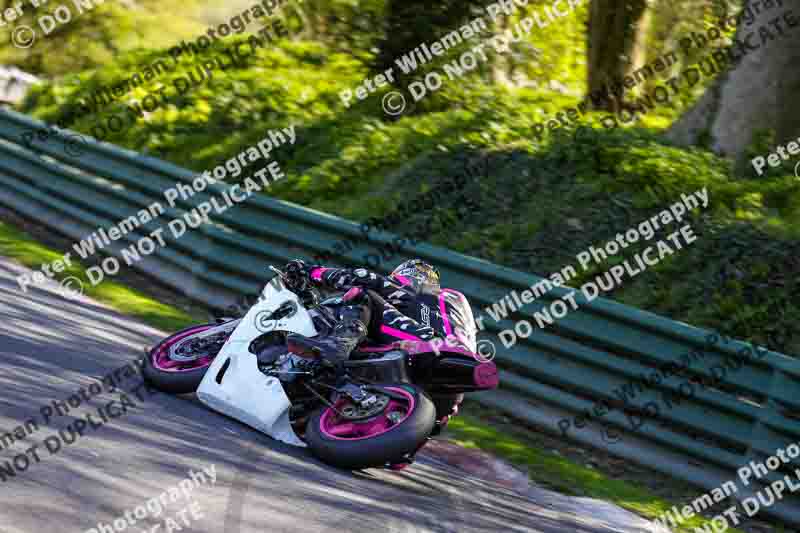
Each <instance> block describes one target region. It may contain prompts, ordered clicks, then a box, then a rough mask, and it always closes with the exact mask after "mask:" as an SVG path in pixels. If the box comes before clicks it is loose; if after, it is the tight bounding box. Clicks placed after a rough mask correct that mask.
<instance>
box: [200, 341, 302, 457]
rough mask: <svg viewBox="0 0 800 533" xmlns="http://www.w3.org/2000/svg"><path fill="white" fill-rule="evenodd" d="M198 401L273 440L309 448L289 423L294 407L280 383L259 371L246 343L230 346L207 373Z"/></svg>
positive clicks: (228, 345) (232, 343)
mask: <svg viewBox="0 0 800 533" xmlns="http://www.w3.org/2000/svg"><path fill="white" fill-rule="evenodd" d="M197 397H198V398H199V399H200V401H201V402H203V403H204V404H206V405H207V406H208V407H210V408H211V409H213V410H215V411H219V412H220V413H223V414H226V415H228V416H230V417H231V418H235V419H236V420H238V421H240V422H243V423H245V424H247V425H248V426H250V427H252V428H255V429H257V430H259V431H261V432H263V433H266V434H267V435H269V436H270V437H272V438H273V439H276V440H279V441H281V442H285V443H286V444H291V445H293V446H305V445H306V444H305V443H304V442H303V441H301V440H300V438H298V436H297V434H295V432H294V430H293V429H292V426H291V423H290V422H289V408H290V407H291V405H292V403H291V401H289V398H288V397H287V396H286V393H285V392H284V390H283V385H282V384H281V382H280V380H278V379H277V378H275V377H272V376H266V375H264V374H263V373H261V372H260V371H259V370H258V365H257V362H256V358H255V356H254V355H253V354H250V353H249V352H248V345H247V343H246V342H242V341H239V342H228V343H227V344H226V345H225V346H224V347H223V349H222V351H221V352H220V353H219V355H217V357H216V358H215V359H214V362H213V363H212V364H211V366H210V367H209V369H208V372H206V375H205V377H204V378H203V381H202V382H201V383H200V387H199V388H198V389H197Z"/></svg>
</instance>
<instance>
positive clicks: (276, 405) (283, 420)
mask: <svg viewBox="0 0 800 533" xmlns="http://www.w3.org/2000/svg"><path fill="white" fill-rule="evenodd" d="M270 268H271V269H272V270H273V271H274V272H275V273H276V275H275V277H274V278H273V279H272V280H271V281H270V282H269V283H267V285H266V286H265V287H264V289H263V291H262V293H261V296H260V297H259V299H258V301H257V302H256V303H255V304H254V305H253V306H252V307H251V308H250V310H249V311H248V312H247V313H246V314H245V315H244V316H243V317H242V318H240V319H221V320H219V321H218V323H212V324H201V325H197V326H192V327H189V328H186V329H184V330H182V331H179V332H177V333H175V334H173V335H171V336H169V337H167V338H165V339H163V340H162V341H161V342H159V343H158V344H157V345H156V346H154V347H153V348H152V349H151V350H150V351H149V352H148V354H147V356H146V357H145V361H144V364H143V375H144V377H145V379H146V380H147V381H148V382H149V383H150V384H152V385H153V386H154V387H155V388H157V389H159V390H161V391H164V392H168V393H173V394H187V393H192V392H196V393H197V397H198V398H199V400H200V401H201V402H202V403H203V404H205V405H206V406H208V407H209V408H211V409H212V410H214V411H218V412H220V413H223V414H225V415H227V416H230V417H232V418H234V419H236V420H239V421H240V422H243V423H245V424H247V425H248V426H251V427H253V428H255V429H257V430H258V431H261V432H263V433H265V434H267V435H269V436H270V437H272V438H274V439H276V440H279V441H282V442H284V443H287V444H291V445H294V446H301V447H306V446H307V447H308V448H309V449H310V451H311V452H312V453H313V454H314V455H315V456H317V457H318V458H319V459H321V460H322V461H324V462H326V463H328V464H331V465H333V466H336V467H340V468H346V469H352V470H357V469H363V468H370V467H385V468H392V469H399V468H403V467H405V466H408V465H409V464H411V463H412V462H413V460H414V456H415V454H416V453H417V452H418V451H419V449H420V448H422V446H424V444H425V443H426V442H427V441H428V439H429V438H430V437H431V436H432V434H435V433H437V432H438V431H439V430H441V428H442V427H443V425H445V424H446V423H447V420H449V417H450V416H451V415H453V414H455V412H457V410H458V404H459V403H460V401H461V399H463V393H465V392H473V391H480V390H487V389H492V388H495V387H497V385H498V374H497V367H496V366H495V364H494V363H493V362H491V361H487V360H486V359H484V358H482V357H481V356H479V355H478V354H477V353H476V340H475V331H476V328H475V327H474V319H473V317H472V312H471V310H470V309H469V306H466V312H465V311H463V310H462V311H461V312H462V314H465V315H466V317H465V319H466V321H467V324H468V325H470V326H471V328H470V329H468V331H467V333H466V334H464V333H463V331H460V332H459V333H460V335H459V338H458V339H456V338H454V337H453V336H448V339H445V340H442V339H434V340H433V341H431V342H424V341H398V342H394V343H392V344H389V345H384V346H370V345H369V344H368V343H369V340H367V341H365V342H363V343H361V344H360V345H359V346H358V347H357V348H356V349H355V351H354V352H353V353H352V354H351V356H350V358H349V359H348V360H347V361H344V362H335V361H329V360H326V359H324V358H321V357H318V356H309V355H297V354H294V353H291V352H289V350H288V348H287V342H286V335H287V333H290V332H294V333H300V334H302V335H305V336H315V335H326V334H328V333H330V332H331V331H332V330H333V328H334V327H335V325H336V323H337V317H338V316H339V315H338V312H337V309H338V308H339V307H341V306H342V305H343V299H342V296H343V295H342V294H331V295H328V296H327V297H325V298H323V296H322V295H321V293H320V292H319V290H318V289H317V288H315V287H312V286H311V285H310V284H309V283H308V281H307V280H303V279H297V278H296V277H290V276H287V275H286V274H284V273H283V272H282V271H281V270H279V269H277V268H275V267H270ZM450 292H454V291H450Z"/></svg>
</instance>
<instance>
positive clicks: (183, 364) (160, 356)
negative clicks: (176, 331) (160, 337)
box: [150, 325, 215, 372]
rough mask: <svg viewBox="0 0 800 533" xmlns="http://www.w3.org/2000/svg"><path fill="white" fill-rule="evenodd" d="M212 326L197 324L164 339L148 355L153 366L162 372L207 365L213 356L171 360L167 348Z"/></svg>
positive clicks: (181, 370)
mask: <svg viewBox="0 0 800 533" xmlns="http://www.w3.org/2000/svg"><path fill="white" fill-rule="evenodd" d="M213 327H215V326H213V325H205V326H197V327H196V328H192V329H189V330H186V331H184V332H183V333H181V334H180V335H177V336H175V337H174V338H172V339H169V340H166V341H164V342H163V343H161V344H160V345H158V346H157V347H156V349H155V350H154V351H153V353H152V355H151V357H150V359H151V361H152V362H153V366H155V367H156V368H157V369H158V370H161V371H162V372H190V371H192V370H197V369H198V368H204V367H207V366H209V365H210V364H211V362H212V361H213V360H214V358H213V357H200V358H198V359H195V360H194V361H173V360H172V359H170V358H169V349H170V347H172V346H173V345H174V344H175V343H176V342H178V341H180V340H182V339H185V338H186V337H188V336H189V335H194V334H195V333H200V332H201V331H205V330H207V329H211V328H213Z"/></svg>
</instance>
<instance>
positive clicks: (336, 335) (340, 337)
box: [286, 320, 367, 362]
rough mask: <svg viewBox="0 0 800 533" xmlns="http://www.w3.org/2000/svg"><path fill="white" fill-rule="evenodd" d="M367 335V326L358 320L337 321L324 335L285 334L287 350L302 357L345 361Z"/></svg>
mask: <svg viewBox="0 0 800 533" xmlns="http://www.w3.org/2000/svg"><path fill="white" fill-rule="evenodd" d="M366 337H367V326H366V325H365V324H364V323H363V322H361V321H360V320H347V321H343V322H341V323H339V324H338V325H337V326H336V327H335V328H334V329H333V331H332V332H331V334H330V335H328V336H325V337H306V336H305V335H301V334H299V333H290V334H289V335H287V336H286V342H287V344H288V348H289V351H290V352H292V353H293V354H296V355H299V356H302V357H314V358H316V357H321V358H322V359H327V360H328V361H331V362H341V361H346V360H347V359H348V358H349V357H350V353H351V352H352V351H353V350H354V349H355V347H356V346H358V343H360V342H361V341H363V340H364V339H365V338H366Z"/></svg>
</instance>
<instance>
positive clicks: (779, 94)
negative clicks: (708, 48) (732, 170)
mask: <svg viewBox="0 0 800 533" xmlns="http://www.w3.org/2000/svg"><path fill="white" fill-rule="evenodd" d="M782 4H783V7H782V8H781V7H778V8H773V9H768V10H766V11H761V12H760V14H758V15H756V18H755V22H754V23H753V24H751V25H745V24H742V25H740V26H739V28H738V29H737V32H736V38H737V39H739V40H745V39H746V38H747V36H748V34H750V33H754V35H753V36H751V37H750V42H751V43H753V44H754V45H755V44H758V45H760V47H759V48H758V49H757V50H751V51H750V52H749V53H748V54H747V55H745V56H744V57H743V58H742V59H741V61H739V62H737V63H734V64H732V65H731V66H730V67H729V68H728V70H727V71H726V72H725V73H723V74H720V75H719V77H718V78H717V80H716V82H715V83H714V84H713V85H712V86H711V87H709V89H708V90H707V91H706V93H705V94H704V95H703V96H702V97H701V98H700V100H699V101H698V102H697V103H696V104H695V105H694V106H693V107H691V108H690V109H689V110H688V111H687V112H686V113H684V115H683V116H682V117H681V118H680V119H679V120H678V121H676V122H675V124H673V125H672V128H670V131H669V133H668V137H669V138H670V139H671V140H673V141H675V142H677V143H680V144H683V145H693V144H700V143H704V142H705V141H706V134H708V135H709V138H708V140H709V141H710V143H709V144H710V148H711V149H712V150H713V151H714V152H716V153H718V154H720V155H725V156H729V157H733V158H736V159H738V160H741V157H742V156H743V154H744V152H745V149H746V148H747V146H748V145H749V144H750V142H751V141H752V140H753V135H754V133H756V132H757V131H759V130H774V131H775V133H776V137H777V138H776V141H777V142H778V143H781V144H782V143H784V142H785V141H787V140H788V139H790V138H792V137H796V136H797V135H798V134H800V107H798V105H797V99H798V96H800V68H799V66H800V0H782ZM790 11H791V12H792V13H790V14H789V15H786V13H787V12H790ZM776 17H777V18H779V20H780V28H781V29H782V30H783V33H784V35H783V36H781V34H780V31H779V30H778V29H776V28H775V26H774V25H772V24H770V21H774V20H775V19H776ZM787 18H788V20H787ZM790 22H791V23H793V24H795V27H791V26H790V25H789V23H790ZM764 29H766V31H767V32H769V34H771V35H772V36H774V38H773V39H771V40H770V39H769V38H768V37H767V35H766V33H764V31H765V30H764ZM762 34H763V37H762ZM762 38H763V39H764V42H762ZM736 54H737V55H741V52H739V51H738V50H737V51H736ZM739 162H741V161H739Z"/></svg>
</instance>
